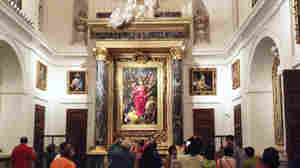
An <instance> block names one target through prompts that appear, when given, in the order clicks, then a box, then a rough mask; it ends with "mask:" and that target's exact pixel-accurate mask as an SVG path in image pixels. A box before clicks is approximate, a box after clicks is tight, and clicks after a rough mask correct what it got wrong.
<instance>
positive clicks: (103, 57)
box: [93, 47, 111, 62]
mask: <svg viewBox="0 0 300 168" xmlns="http://www.w3.org/2000/svg"><path fill="white" fill-rule="evenodd" d="M93 55H94V56H95V57H96V60H98V61H105V62H110V61H111V60H110V54H109V52H108V50H107V48H104V47H101V48H99V47H97V48H93Z"/></svg>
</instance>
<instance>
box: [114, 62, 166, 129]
mask: <svg viewBox="0 0 300 168" xmlns="http://www.w3.org/2000/svg"><path fill="white" fill-rule="evenodd" d="M116 68H117V69H116V80H117V81H116V82H117V83H116V84H117V90H118V95H117V102H118V116H117V117H118V123H119V124H117V125H118V126H117V129H118V131H120V132H122V131H157V130H163V122H164V112H163V111H164V110H163V109H164V107H163V103H164V102H163V101H164V64H163V63H161V62H151V61H149V62H147V63H136V62H117V63H116ZM145 69H152V70H154V71H153V72H156V88H157V89H156V94H157V96H156V97H155V96H154V97H155V98H154V99H155V100H154V102H156V123H154V124H152V123H151V124H144V123H142V124H135V123H133V124H131V123H129V124H128V123H125V115H124V114H125V109H127V108H128V104H127V103H124V100H126V99H127V98H128V97H127V96H126V91H128V89H127V88H128V87H127V86H125V85H124V83H125V81H124V76H125V75H126V74H125V73H126V71H133V70H137V71H138V70H141V71H143V70H145ZM143 72H144V71H143ZM136 83H137V82H136ZM142 86H143V85H142ZM127 94H128V93H127ZM133 94H134V93H133ZM133 99H134V98H133ZM133 101H135V100H133ZM148 101H149V99H148ZM147 104H148V102H147ZM125 107H126V108H125ZM132 108H133V106H132ZM145 113H146V112H145ZM135 114H136V115H137V114H138V112H137V109H136V108H135Z"/></svg>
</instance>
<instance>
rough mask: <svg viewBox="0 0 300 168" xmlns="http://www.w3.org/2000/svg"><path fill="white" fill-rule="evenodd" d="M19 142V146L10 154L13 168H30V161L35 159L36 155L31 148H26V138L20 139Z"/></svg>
mask: <svg viewBox="0 0 300 168" xmlns="http://www.w3.org/2000/svg"><path fill="white" fill-rule="evenodd" d="M20 142H21V144H20V145H18V146H16V147H15V148H14V150H13V152H12V156H11V159H12V163H13V168H32V161H35V160H36V159H37V155H36V153H35V152H34V151H33V149H32V148H31V147H29V146H27V143H28V138H27V137H22V138H21V140H20Z"/></svg>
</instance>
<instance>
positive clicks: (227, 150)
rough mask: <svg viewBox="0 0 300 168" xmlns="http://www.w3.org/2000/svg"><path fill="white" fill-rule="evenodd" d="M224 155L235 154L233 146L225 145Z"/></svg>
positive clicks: (230, 155)
mask: <svg viewBox="0 0 300 168" xmlns="http://www.w3.org/2000/svg"><path fill="white" fill-rule="evenodd" d="M224 156H229V157H232V156H233V148H231V147H225V148H224Z"/></svg>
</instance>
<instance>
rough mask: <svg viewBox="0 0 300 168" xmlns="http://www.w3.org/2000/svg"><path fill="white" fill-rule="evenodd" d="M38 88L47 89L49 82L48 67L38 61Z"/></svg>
mask: <svg viewBox="0 0 300 168" xmlns="http://www.w3.org/2000/svg"><path fill="white" fill-rule="evenodd" d="M36 69H37V74H36V88H38V89H40V90H43V91H46V90H47V83H48V80H47V78H48V67H47V66H46V65H44V64H43V63H41V62H40V61H37V67H36Z"/></svg>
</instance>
